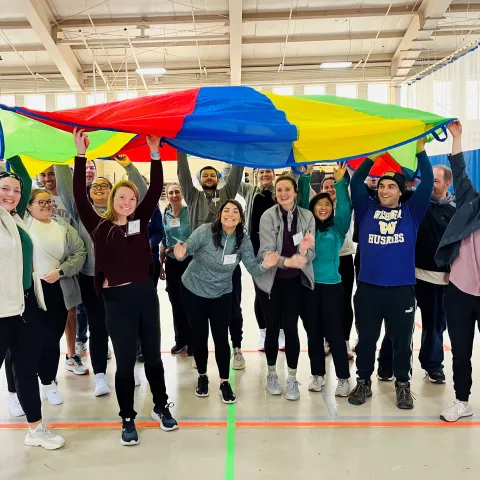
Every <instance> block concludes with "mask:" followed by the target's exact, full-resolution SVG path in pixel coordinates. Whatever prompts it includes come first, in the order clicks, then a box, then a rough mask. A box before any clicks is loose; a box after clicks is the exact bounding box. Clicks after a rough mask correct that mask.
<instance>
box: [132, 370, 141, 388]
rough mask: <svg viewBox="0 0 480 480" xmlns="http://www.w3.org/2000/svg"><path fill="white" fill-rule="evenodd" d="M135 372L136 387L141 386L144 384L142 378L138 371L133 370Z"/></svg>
mask: <svg viewBox="0 0 480 480" xmlns="http://www.w3.org/2000/svg"><path fill="white" fill-rule="evenodd" d="M133 374H134V376H135V387H139V386H140V385H141V384H142V380H141V379H140V376H139V375H138V373H137V372H133Z"/></svg>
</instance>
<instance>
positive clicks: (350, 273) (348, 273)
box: [338, 255, 355, 378]
mask: <svg viewBox="0 0 480 480" xmlns="http://www.w3.org/2000/svg"><path fill="white" fill-rule="evenodd" d="M338 273H340V277H342V286H343V295H344V297H343V298H344V301H343V306H344V313H343V335H344V340H345V341H346V342H348V341H349V340H350V332H351V331H352V325H353V307H352V293H353V283H354V282H355V270H354V267H353V255H344V256H343V257H340V265H339V267H338ZM340 378H341V377H340Z"/></svg>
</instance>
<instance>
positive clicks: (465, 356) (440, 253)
mask: <svg viewBox="0 0 480 480" xmlns="http://www.w3.org/2000/svg"><path fill="white" fill-rule="evenodd" d="M448 129H449V130H450V133H451V134H452V136H453V145H452V155H451V156H450V157H449V161H450V165H451V167H452V172H453V186H454V190H455V199H456V204H457V211H456V213H455V215H454V217H453V218H452V221H451V222H450V224H449V225H448V227H447V229H446V231H445V233H444V235H443V238H442V240H441V242H440V246H439V247H438V250H437V253H436V254H435V261H436V262H437V265H439V266H446V265H450V270H451V271H450V277H449V280H450V282H449V284H448V286H447V291H446V294H445V297H444V308H445V313H446V314H447V327H448V333H449V336H450V342H451V344H452V356H453V386H454V389H455V397H456V398H455V400H454V401H453V402H452V403H451V404H450V405H448V407H447V408H446V409H445V410H444V411H443V412H442V413H441V415H440V418H441V419H442V420H445V421H447V422H456V421H457V420H458V419H459V418H461V417H469V416H471V415H473V412H472V407H471V406H470V405H469V404H468V399H469V396H470V389H471V386H472V362H471V358H472V349H473V339H474V336H475V324H476V323H478V322H480V193H479V192H478V191H477V190H476V189H475V187H474V186H473V184H472V182H471V180H470V178H469V177H468V175H467V173H466V171H465V160H464V158H463V153H462V141H461V136H462V125H461V123H460V122H459V121H458V120H456V121H455V122H453V123H452V124H451V125H449V128H448Z"/></svg>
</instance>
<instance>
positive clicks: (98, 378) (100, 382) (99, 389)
mask: <svg viewBox="0 0 480 480" xmlns="http://www.w3.org/2000/svg"><path fill="white" fill-rule="evenodd" d="M109 393H110V387H109V386H108V383H107V376H106V375H105V374H104V373H97V374H96V375H95V394H94V395H95V396H96V397H103V395H108V394H109Z"/></svg>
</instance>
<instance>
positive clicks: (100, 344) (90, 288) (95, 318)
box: [78, 273, 108, 374]
mask: <svg viewBox="0 0 480 480" xmlns="http://www.w3.org/2000/svg"><path fill="white" fill-rule="evenodd" d="M78 283H79V284H80V292H81V294H82V303H83V308H84V309H85V313H86V314H87V320H88V327H89V329H90V340H89V342H90V344H89V350H90V360H91V362H92V369H93V373H95V374H97V373H105V372H106V371H107V357H108V332H107V326H106V323H105V317H106V313H105V305H104V303H103V297H102V296H101V295H98V294H97V292H96V290H95V285H94V277H90V276H89V275H84V274H83V273H80V274H79V275H78Z"/></svg>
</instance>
